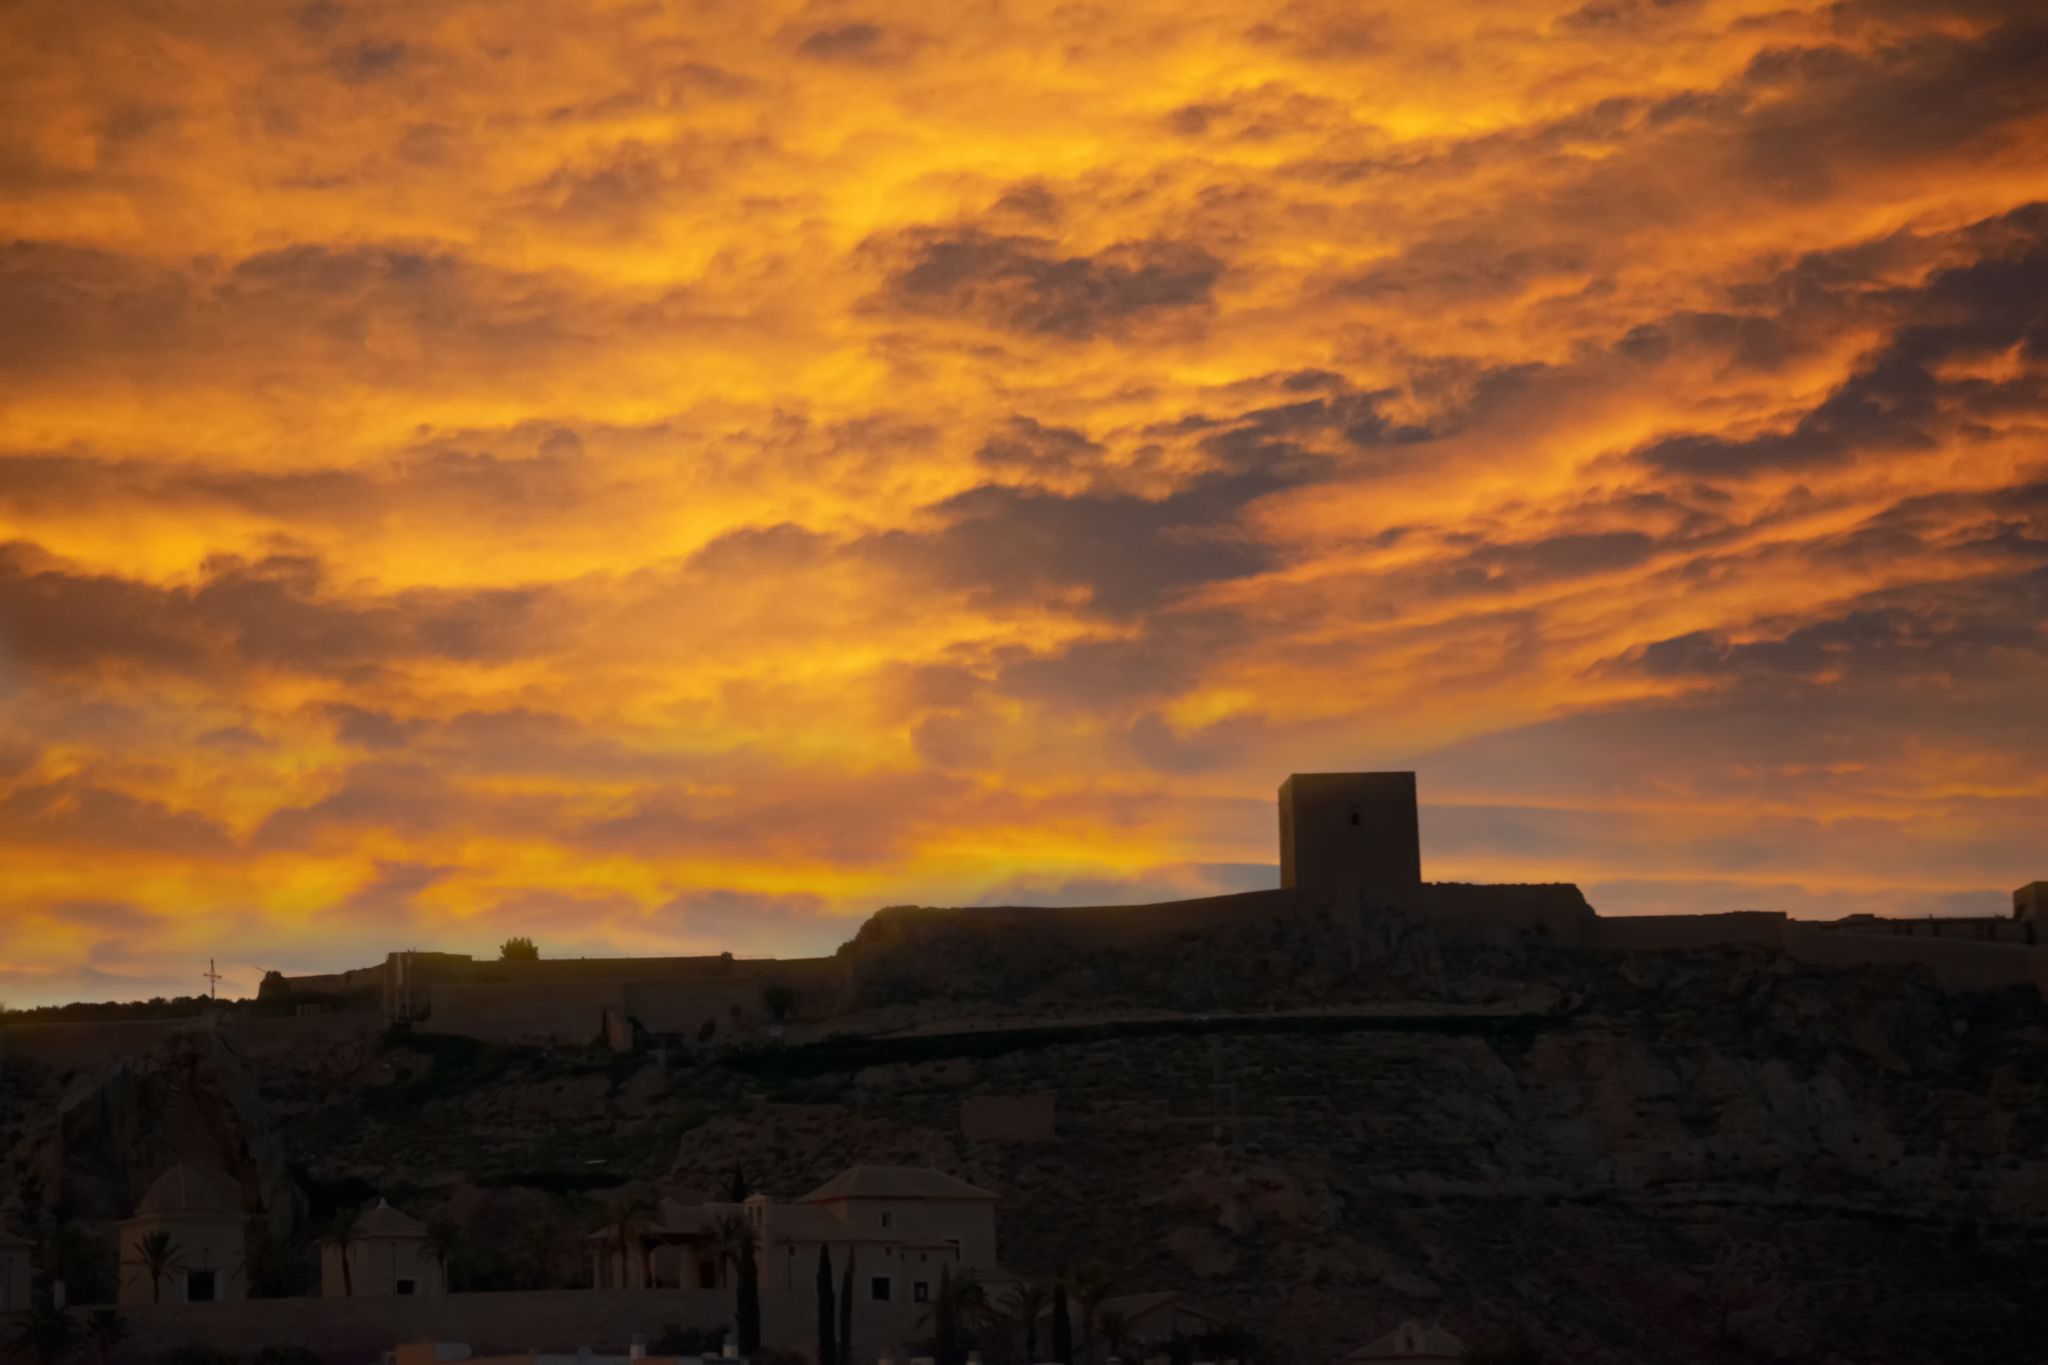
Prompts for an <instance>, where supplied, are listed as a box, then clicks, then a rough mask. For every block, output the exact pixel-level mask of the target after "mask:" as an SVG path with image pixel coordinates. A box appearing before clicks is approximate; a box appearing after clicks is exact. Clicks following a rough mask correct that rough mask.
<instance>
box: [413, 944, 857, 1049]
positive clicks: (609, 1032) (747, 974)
mask: <svg viewBox="0 0 2048 1365" xmlns="http://www.w3.org/2000/svg"><path fill="white" fill-rule="evenodd" d="M574 961H575V964H576V965H579V966H580V967H581V968H582V970H579V971H575V972H569V973H563V974H562V975H563V976H564V977H566V979H559V980H549V979H546V978H547V977H548V975H549V974H548V973H544V972H538V973H537V972H531V971H523V972H518V973H510V974H508V976H512V977H522V976H523V977H525V978H527V979H524V980H520V979H508V980H502V981H474V982H451V983H446V984H442V985H437V986H435V987H433V989H432V994H431V998H430V1008H429V1011H428V1013H427V1015H426V1017H425V1018H423V1019H421V1020H419V1021H418V1022H417V1023H416V1025H415V1027H417V1028H418V1029H419V1030H420V1031H421V1032H423V1033H440V1034H456V1035H460V1036H462V1037H466V1038H478V1039H482V1040H484V1041H486V1042H498V1043H572V1044H580V1043H591V1042H596V1041H599V1040H602V1041H603V1042H605V1043H606V1044H608V1045H609V1046H612V1047H629V1046H631V1044H632V1039H633V1029H634V1026H635V1025H637V1026H638V1027H639V1028H641V1029H644V1030H646V1031H647V1032H649V1033H657V1034H674V1035H678V1036H682V1037H687V1038H702V1039H704V1040H706V1041H709V1040H710V1039H713V1038H717V1039H724V1040H729V1039H731V1038H732V1037H734V1036H735V1035H741V1036H744V1035H746V1034H749V1033H752V1032H755V1031H757V1030H759V1029H760V1028H762V1027H763V1026H764V1025H766V1024H767V1023H769V1022H771V1018H770V1015H771V1011H770V1009H769V1004H768V996H769V993H770V991H772V990H774V989H776V988H783V989H786V990H788V991H790V992H791V993H792V994H793V995H794V997H795V1003H796V1004H797V1005H798V1006H799V1007H801V1006H802V1005H803V1004H804V1003H805V1002H806V1001H807V1000H808V1001H810V1002H812V1003H814V1004H815V1003H817V1002H818V997H819V996H821V995H822V994H825V993H827V992H830V991H832V990H833V989H834V988H835V987H836V985H837V983H838V982H839V980H840V978H841V975H842V972H841V968H840V964H839V962H838V961H837V960H836V959H833V958H789V959H770V958H764V959H757V960H734V959H731V958H724V959H720V958H698V959H675V961H678V962H690V963H692V964H703V963H712V964H717V965H716V968H715V969H714V970H698V969H696V968H695V967H694V966H693V968H692V969H690V970H684V971H678V972H676V973H675V974H674V975H672V976H669V977H666V978H664V977H661V976H651V977H650V976H641V975H639V973H638V968H639V962H637V961H635V960H633V959H619V960H618V962H617V963H616V964H615V965H614V966H613V967H612V969H611V971H609V972H604V971H602V970H601V968H602V967H603V966H604V959H600V958H591V959H577V960H574ZM492 965H493V966H501V965H507V964H498V963H494V964H492ZM516 965H518V966H521V967H525V968H531V967H534V966H536V965H546V964H535V963H522V964H516ZM535 978H539V979H535Z"/></svg>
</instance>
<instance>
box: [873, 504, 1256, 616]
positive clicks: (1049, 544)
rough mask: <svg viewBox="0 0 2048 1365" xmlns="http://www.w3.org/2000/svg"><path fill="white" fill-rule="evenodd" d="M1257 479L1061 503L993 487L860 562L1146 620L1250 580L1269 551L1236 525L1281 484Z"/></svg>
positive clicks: (995, 594) (1004, 595)
mask: <svg viewBox="0 0 2048 1365" xmlns="http://www.w3.org/2000/svg"><path fill="white" fill-rule="evenodd" d="M1283 486H1284V484H1282V483H1281V482H1280V481H1279V480H1277V479H1273V478H1270V477H1266V476H1261V475H1235V476H1227V477H1216V478H1209V479H1204V480H1201V481H1199V482H1197V483H1195V484H1193V485H1192V486H1190V487H1189V488H1187V489H1185V490H1183V491H1181V492H1178V493H1174V494H1172V495H1170V496H1168V497H1164V498H1160V499H1157V500H1148V499H1145V498H1140V497H1135V496H1126V495H1117V494H1101V495H1095V494H1086V495H1081V496H1076V497H1061V496H1057V495H1055V494H1050V493H1043V492H1038V491H1034V490H1030V489H1016V488H1004V487H1000V486H996V485H989V486H985V487H981V488H976V489H971V490H969V491H968V492H965V493H961V494H958V495H957V496H955V497H951V498H948V499H947V500H946V501H944V502H942V503H939V504H937V505H935V506H934V507H933V508H931V511H932V512H933V513H934V514H935V515H937V516H939V517H941V518H944V519H945V522H946V525H945V527H944V528H943V529H941V530H938V531H932V532H904V531H891V532H886V533H883V534H881V535H878V536H873V537H870V538H868V539H867V540H866V541H864V542H863V543H862V545H861V546H860V550H861V552H862V553H863V554H864V555H868V556H872V557H874V558H877V559H879V560H881V561H882V562H885V563H891V564H896V565H899V566H901V567H903V568H905V569H908V570H911V571H913V572H915V573H918V574H919V575H920V576H923V577H926V578H928V579H931V580H935V581H937V582H939V583H941V584H944V585H946V586H949V587H952V588H956V589H963V590H965V591H967V592H969V593H971V594H973V595H975V596H976V597H979V598H984V599H994V600H1017V599H1026V598H1044V597H1047V596H1050V595H1057V594H1059V593H1061V592H1063V591H1065V590H1068V589H1082V590H1084V591H1085V594H1086V600H1087V604H1088V608H1089V609H1090V610H1092V611H1096V612H1100V613H1103V614H1105V615H1109V616H1129V615H1132V614H1134V613H1138V612H1143V611H1149V610H1152V609H1154V608H1156V607H1158V606H1160V605H1162V604H1163V603H1164V602H1165V601H1167V600H1168V599H1170V598H1171V597H1173V596H1174V595H1175V594H1176V593H1178V592H1181V591H1183V590H1185V589H1188V588H1193V587H1198V586H1200V585H1201V584H1204V583H1212V582H1216V581H1218V580H1221V579H1226V578H1235V577H1239V576H1241V575H1244V574H1248V573H1254V572H1257V571H1258V570H1259V569H1261V568H1262V567H1264V566H1265V565H1266V564H1267V563H1269V562H1270V555H1271V551H1270V550H1269V549H1267V548H1266V547H1263V546H1261V545H1259V544H1257V543H1255V542H1254V541H1253V540H1251V539H1250V538H1249V537H1248V536H1246V535H1244V534H1243V533H1242V532H1241V531H1240V530H1238V529H1237V528H1236V526H1235V520H1236V518H1237V516H1238V515H1239V514H1240V513H1241V512H1242V510H1243V508H1244V506H1245V504H1247V503H1248V502H1250V501H1251V500H1252V499H1254V498H1256V497H1259V496H1261V495H1262V494H1264V493H1268V492H1271V491H1273V490H1274V489H1276V488H1279V487H1283Z"/></svg>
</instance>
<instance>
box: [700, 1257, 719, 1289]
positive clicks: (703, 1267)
mask: <svg viewBox="0 0 2048 1365" xmlns="http://www.w3.org/2000/svg"><path fill="white" fill-rule="evenodd" d="M697 1287H698V1288H699V1289H716V1288H718V1262H716V1261H699V1262H697Z"/></svg>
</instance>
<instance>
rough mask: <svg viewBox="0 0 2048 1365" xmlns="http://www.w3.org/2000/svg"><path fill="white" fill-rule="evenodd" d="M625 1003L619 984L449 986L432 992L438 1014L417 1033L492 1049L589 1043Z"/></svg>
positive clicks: (482, 984) (422, 1022)
mask: <svg viewBox="0 0 2048 1365" xmlns="http://www.w3.org/2000/svg"><path fill="white" fill-rule="evenodd" d="M625 1003H626V993H625V987H624V986H622V985H621V984H620V983H618V982H616V981H565V982H555V983H549V984H545V985H541V984H533V985H520V986H501V985H492V984H489V983H456V984H446V985H439V986H435V987H434V988H433V1013H432V1015H430V1016H429V1017H428V1018H426V1019H423V1020H421V1021H420V1022H419V1023H418V1025H417V1026H416V1027H417V1028H418V1029H419V1030H420V1032H422V1033H450V1034H459V1035H461V1036H463V1037H465V1038H477V1039H481V1040H483V1041H484V1042H490V1043H588V1042H592V1041H594V1040H595V1039H597V1038H598V1037H599V1036H600V1035H602V1034H603V1033H604V1027H605V1011H606V1010H615V1011H616V1010H622V1009H623V1008H624V1007H625Z"/></svg>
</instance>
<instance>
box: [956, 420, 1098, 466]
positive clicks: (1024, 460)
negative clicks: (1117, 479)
mask: <svg viewBox="0 0 2048 1365" xmlns="http://www.w3.org/2000/svg"><path fill="white" fill-rule="evenodd" d="M974 454H975V459H977V460H978V461H980V462H981V464H983V465H985V466H986V467H988V468H990V469H992V470H996V471H998V472H1000V473H1005V474H1020V475H1024V476H1027V477H1045V476H1071V475H1076V474H1083V473H1086V472H1087V471H1088V469H1089V468H1090V467H1091V466H1093V465H1094V464H1095V463H1096V462H1097V461H1099V460H1100V459H1101V458H1102V456H1103V446H1102V445H1101V444H1100V443H1099V442H1096V441H1091V440H1089V439H1088V437H1087V435H1086V434H1085V433H1083V432H1080V431H1076V430H1075V429H1074V428H1072V427H1061V426H1047V425H1045V424H1044V423H1042V422H1039V421H1037V420H1035V419H1033V418H1030V417H1025V416H1022V415H1021V414H1020V415H1016V416H1013V417H1011V418H1010V421H1009V424H1008V425H1007V426H1006V427H1005V428H1004V429H1003V430H1002V431H1001V432H999V433H998V434H996V435H994V436H991V437H989V439H988V440H986V441H984V442H982V444H981V448H980V449H979V450H977V451H975V453H974Z"/></svg>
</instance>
